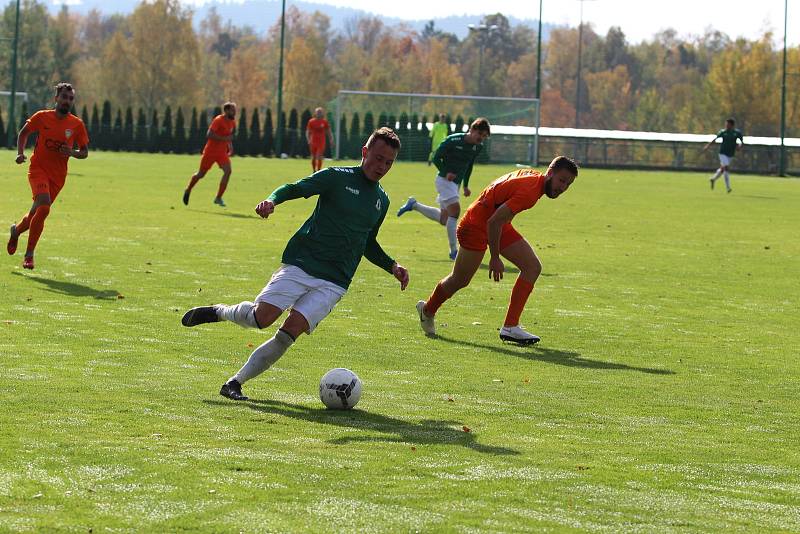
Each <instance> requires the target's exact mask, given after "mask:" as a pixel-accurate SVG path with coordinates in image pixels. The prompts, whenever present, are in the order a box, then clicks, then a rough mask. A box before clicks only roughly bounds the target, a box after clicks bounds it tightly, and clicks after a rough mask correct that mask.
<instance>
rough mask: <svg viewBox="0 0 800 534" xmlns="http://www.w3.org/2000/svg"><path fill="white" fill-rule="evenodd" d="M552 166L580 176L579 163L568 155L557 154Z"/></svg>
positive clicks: (554, 168) (551, 163)
mask: <svg viewBox="0 0 800 534" xmlns="http://www.w3.org/2000/svg"><path fill="white" fill-rule="evenodd" d="M550 168H551V169H553V170H555V171H557V170H560V169H564V170H566V171H569V173H570V174H572V175H573V176H575V177H576V178H577V176H578V164H577V163H575V161H574V160H572V159H570V158H568V157H567V156H556V157H555V158H553V161H551V162H550Z"/></svg>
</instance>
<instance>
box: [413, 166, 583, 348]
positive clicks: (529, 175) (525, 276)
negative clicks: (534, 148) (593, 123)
mask: <svg viewBox="0 0 800 534" xmlns="http://www.w3.org/2000/svg"><path fill="white" fill-rule="evenodd" d="M577 176H578V166H577V165H576V164H575V162H574V161H572V160H571V159H569V158H567V157H565V156H558V157H557V158H555V159H554V160H553V161H552V162H551V163H550V166H549V167H548V168H547V172H546V173H545V174H541V173H539V172H538V171H535V170H533V169H521V170H518V171H515V172H511V173H508V174H506V175H505V176H501V177H500V178H498V179H497V180H495V181H494V182H492V183H491V184H489V185H488V186H487V187H486V189H484V190H483V192H481V194H480V196H479V197H478V199H477V200H475V202H473V203H472V205H471V206H470V207H469V208H468V209H467V211H466V213H465V214H464V217H463V218H462V219H461V221H460V222H459V224H458V244H459V248H458V255H457V256H456V261H455V264H454V265H453V271H452V272H451V273H450V274H449V275H448V276H447V277H445V278H444V279H442V280H441V281H440V282H439V283H438V284H436V289H434V291H433V293H432V294H431V296H430V297H428V300H427V301H424V300H421V301H419V302H418V303H417V312H418V313H419V318H420V321H421V322H420V325H421V326H422V330H423V331H424V332H425V333H426V334H428V335H435V334H436V325H435V323H434V315H435V314H436V312H437V311H438V310H439V307H440V306H441V305H442V304H444V302H445V301H446V300H447V299H449V298H450V297H452V296H453V295H454V294H455V293H456V292H457V291H458V290H459V289H462V288H464V287H467V285H469V283H470V281H471V280H472V277H473V276H475V273H476V272H477V270H478V267H480V265H481V261H482V260H483V256H484V254H485V253H486V248H487V247H488V248H489V253H490V254H491V258H490V259H489V278H490V279H494V281H495V282H499V281H500V280H502V279H503V270H504V266H503V262H502V260H501V259H500V256H501V255H502V256H503V257H504V258H506V259H507V260H508V261H510V262H511V263H513V264H514V265H516V266H517V268H518V269H519V276H518V277H517V281H516V283H515V284H514V289H513V290H512V291H511V302H510V304H509V305H508V313H507V314H506V319H505V322H504V324H503V328H501V329H500V339H502V340H503V341H511V342H514V343H519V344H521V345H530V344H532V343H536V342H538V341H539V337H538V336H535V335H533V334H531V333H529V332H526V331H525V329H524V328H522V327H521V326H520V325H519V318H520V316H521V315H522V310H523V309H524V308H525V303H526V302H527V300H528V296H529V295H530V294H531V291H533V284H534V283H535V282H536V279H537V278H538V277H539V274H540V273H541V272H542V264H541V262H540V261H539V258H538V257H537V256H536V253H535V252H534V251H533V248H532V247H531V245H530V244H529V243H528V242H527V241H526V240H525V238H524V237H522V236H521V235H520V234H519V233H518V232H517V231H516V230H515V229H514V227H513V226H512V225H511V220H512V219H513V218H514V215H516V214H517V213H519V212H521V211H524V210H527V209H530V208H532V207H533V205H534V204H536V202H537V201H538V200H539V198H541V196H542V195H547V196H548V197H549V198H557V197H558V196H559V195H560V194H561V193H563V192H564V191H566V190H567V189H568V188H569V186H570V185H571V184H572V182H573V181H574V180H575V178H576V177H577Z"/></svg>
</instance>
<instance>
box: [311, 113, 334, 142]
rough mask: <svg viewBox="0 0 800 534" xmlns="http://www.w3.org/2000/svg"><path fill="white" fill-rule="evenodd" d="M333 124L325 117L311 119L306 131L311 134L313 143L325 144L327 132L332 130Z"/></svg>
mask: <svg viewBox="0 0 800 534" xmlns="http://www.w3.org/2000/svg"><path fill="white" fill-rule="evenodd" d="M330 128H331V125H330V124H329V123H328V121H327V120H325V119H316V118H315V119H309V121H308V125H307V126H306V131H307V132H308V133H309V134H310V136H309V137H310V138H311V140H310V143H311V144H312V145H319V144H325V134H326V133H327V132H328V130H330Z"/></svg>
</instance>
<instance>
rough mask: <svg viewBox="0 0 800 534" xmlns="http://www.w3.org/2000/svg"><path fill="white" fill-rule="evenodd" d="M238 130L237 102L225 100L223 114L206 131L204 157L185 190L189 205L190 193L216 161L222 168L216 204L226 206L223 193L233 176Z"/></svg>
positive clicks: (184, 200)
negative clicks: (233, 159) (234, 150)
mask: <svg viewBox="0 0 800 534" xmlns="http://www.w3.org/2000/svg"><path fill="white" fill-rule="evenodd" d="M235 130H236V104H234V103H233V102H225V104H224V105H223V106H222V115H217V116H216V117H214V120H212V121H211V126H209V127H208V131H207V132H206V138H207V139H208V141H206V146H205V147H203V157H202V159H201V160H200V170H198V171H197V172H196V173H194V174H193V175H192V178H191V179H190V180H189V185H188V187H187V188H186V189H185V190H184V192H183V203H184V204H185V205H187V206H188V205H189V195H191V194H192V189H194V186H195V185H197V182H199V181H200V179H201V178H203V176H205V175H206V173H207V172H208V171H209V170H210V169H211V167H213V166H214V164H215V163H216V164H217V165H219V168H220V169H222V179H221V180H220V181H219V189H218V190H217V196H216V197H215V198H214V204H217V205H218V206H222V207H223V208H224V207H225V201H224V200H222V195H224V194H225V189H226V188H227V187H228V180H230V177H231V156H232V155H233V134H234V131H235Z"/></svg>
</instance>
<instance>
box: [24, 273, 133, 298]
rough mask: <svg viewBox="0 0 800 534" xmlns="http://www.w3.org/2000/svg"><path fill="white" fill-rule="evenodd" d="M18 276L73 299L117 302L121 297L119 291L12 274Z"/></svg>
mask: <svg viewBox="0 0 800 534" xmlns="http://www.w3.org/2000/svg"><path fill="white" fill-rule="evenodd" d="M11 274H14V275H16V276H22V277H23V278H27V279H28V280H33V281H34V282H37V283H39V284H42V285H43V286H46V287H47V289H46V290H45V291H49V292H51V293H58V294H59V295H70V296H73V297H92V298H95V299H100V300H116V299H117V297H118V296H119V291H116V290H114V289H95V288H93V287H89V286H84V285H81V284H75V283H73V282H64V281H61V280H51V279H49V278H42V277H41V276H32V275H24V274H21V273H18V272H16V271H15V272H12V273H11Z"/></svg>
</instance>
